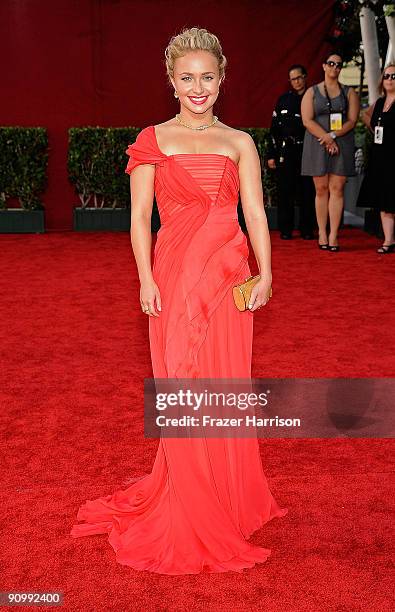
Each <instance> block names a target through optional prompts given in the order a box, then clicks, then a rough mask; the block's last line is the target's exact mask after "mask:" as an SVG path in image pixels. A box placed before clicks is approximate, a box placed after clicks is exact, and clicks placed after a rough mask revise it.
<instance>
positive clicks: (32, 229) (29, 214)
mask: <svg viewBox="0 0 395 612" xmlns="http://www.w3.org/2000/svg"><path fill="white" fill-rule="evenodd" d="M43 232H45V211H44V210H23V209H22V208H7V209H6V210H0V233H1V234H42V233H43Z"/></svg>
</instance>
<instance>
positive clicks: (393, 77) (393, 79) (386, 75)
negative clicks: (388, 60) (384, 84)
mask: <svg viewBox="0 0 395 612" xmlns="http://www.w3.org/2000/svg"><path fill="white" fill-rule="evenodd" d="M383 79H384V81H387V80H388V79H391V81H395V72H393V73H392V74H391V73H389V72H387V73H386V74H384V75H383Z"/></svg>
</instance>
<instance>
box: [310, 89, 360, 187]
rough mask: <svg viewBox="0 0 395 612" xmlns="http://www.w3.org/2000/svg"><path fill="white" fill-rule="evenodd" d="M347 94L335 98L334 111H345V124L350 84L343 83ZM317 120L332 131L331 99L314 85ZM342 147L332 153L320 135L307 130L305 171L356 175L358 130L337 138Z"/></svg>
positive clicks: (332, 103) (315, 118)
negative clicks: (320, 141) (329, 100)
mask: <svg viewBox="0 0 395 612" xmlns="http://www.w3.org/2000/svg"><path fill="white" fill-rule="evenodd" d="M342 88H343V91H344V95H342V94H339V95H338V96H336V97H335V98H331V105H332V112H333V113H340V111H342V115H343V124H344V123H345V121H346V120H347V109H346V108H345V106H346V105H345V97H347V95H348V90H349V87H348V86H347V85H342ZM313 104H314V121H316V122H317V123H319V124H320V126H321V127H323V128H324V130H325V131H326V132H329V131H330V129H329V108H328V100H327V97H326V96H325V95H322V93H321V92H320V90H319V89H318V86H317V85H313ZM336 142H337V145H338V147H339V153H338V155H329V153H328V151H327V150H326V148H325V146H324V145H320V143H319V142H318V139H317V137H316V136H313V135H312V134H310V132H309V131H308V130H306V132H305V135H304V143H303V156H302V172H301V174H302V175H304V176H324V175H325V174H338V175H339V176H355V174H356V172H355V139H354V130H350V131H349V132H347V134H344V136H339V137H338V138H336Z"/></svg>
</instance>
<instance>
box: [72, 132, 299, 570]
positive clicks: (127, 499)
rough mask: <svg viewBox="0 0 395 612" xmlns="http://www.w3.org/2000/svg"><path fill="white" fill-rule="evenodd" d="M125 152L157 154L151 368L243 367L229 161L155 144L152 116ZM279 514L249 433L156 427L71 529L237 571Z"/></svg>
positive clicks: (156, 559)
mask: <svg viewBox="0 0 395 612" xmlns="http://www.w3.org/2000/svg"><path fill="white" fill-rule="evenodd" d="M127 153H128V155H129V156H130V159H129V162H128V165H127V168H126V172H128V173H129V174H130V172H131V171H132V170H133V168H135V167H136V166H138V165H139V164H155V194H156V200H157V203H158V208H159V212H160V218H161V228H160V230H159V232H158V236H157V242H156V245H155V251H154V264H153V275H154V279H155V281H156V283H157V284H158V287H159V289H160V293H161V297H162V311H161V313H160V316H159V317H158V318H156V317H149V339H150V347H151V358H152V367H153V374H154V377H155V378H168V377H169V378H170V377H171V378H250V377H251V355H252V333H253V317H254V314H253V313H252V312H249V311H247V312H242V313H241V312H239V311H238V310H237V309H236V307H235V305H234V303H233V297H232V286H233V285H234V284H236V283H237V282H241V281H242V280H243V279H245V278H246V277H247V276H249V275H250V270H249V266H248V261H247V258H248V244H247V240H246V237H245V235H244V234H243V232H242V231H241V229H240V226H239V223H238V219H237V202H238V192H239V175H238V167H237V165H236V163H235V162H234V161H233V160H232V159H231V158H229V157H228V156H226V155H220V154H215V153H201V154H191V153H184V154H176V155H165V154H164V153H162V152H161V151H160V149H159V147H158V143H157V140H156V134H155V128H154V126H148V127H146V128H145V129H143V130H142V131H141V132H140V133H139V135H138V137H137V139H136V142H135V143H134V144H132V145H130V146H129V147H128V149H127ZM262 315H263V316H264V314H263V312H262V311H261V312H260V316H262ZM286 513H287V509H286V508H280V507H279V505H278V504H277V502H276V501H275V499H274V498H273V496H272V494H271V492H270V489H269V487H268V483H267V480H266V477H265V474H264V471H263V467H262V462H261V457H260V454H259V446H258V441H257V439H256V438H224V439H221V438H163V437H161V438H160V439H159V447H158V451H157V455H156V458H155V461H154V465H153V468H152V472H151V473H150V474H148V475H146V476H144V477H143V478H141V479H140V480H138V481H137V482H134V483H133V484H132V485H131V486H129V487H128V488H126V489H123V490H118V491H116V492H115V493H113V494H112V495H107V496H105V497H100V498H99V499H96V500H93V501H90V500H89V501H87V502H86V503H85V504H84V505H82V506H81V507H80V509H79V511H78V514H77V519H78V520H81V521H84V522H83V523H80V524H76V525H74V526H73V529H72V531H71V535H72V536H74V537H81V536H88V535H92V534H100V533H107V534H108V539H109V542H110V544H111V546H112V547H113V549H114V551H115V553H116V560H117V561H118V562H119V563H121V564H123V565H129V566H130V567H132V568H134V569H136V570H149V571H151V572H157V573H159V574H197V573H199V572H226V571H230V570H233V571H239V572H240V571H242V569H243V568H246V567H252V566H253V565H254V564H255V563H257V562H262V561H265V560H266V559H267V558H268V557H269V555H270V554H271V550H270V549H267V548H262V547H259V546H255V545H252V544H251V543H249V542H248V541H247V539H248V538H249V537H250V535H251V534H252V533H253V532H254V531H255V530H256V529H258V528H259V527H261V526H262V525H264V524H265V523H267V522H268V521H269V520H271V519H272V518H274V517H279V516H284V515H285V514H286Z"/></svg>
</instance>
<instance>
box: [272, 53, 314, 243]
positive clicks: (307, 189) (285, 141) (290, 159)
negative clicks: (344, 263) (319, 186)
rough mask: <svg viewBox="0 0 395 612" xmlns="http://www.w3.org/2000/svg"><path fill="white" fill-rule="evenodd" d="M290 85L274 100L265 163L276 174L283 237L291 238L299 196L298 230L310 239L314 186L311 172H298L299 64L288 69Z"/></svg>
mask: <svg viewBox="0 0 395 612" xmlns="http://www.w3.org/2000/svg"><path fill="white" fill-rule="evenodd" d="M288 76H289V82H290V84H291V87H292V89H291V90H290V91H287V92H286V93H284V94H283V95H281V96H280V98H279V99H278V101H277V104H276V106H275V109H274V111H273V116H272V123H271V127H270V138H269V146H268V152H267V155H268V166H269V168H271V169H273V170H274V169H276V170H277V176H278V228H279V230H280V236H281V238H282V239H284V240H287V239H290V238H292V232H293V230H294V206H295V202H296V201H297V199H298V198H299V201H300V215H299V217H300V218H299V230H300V233H301V236H302V238H304V239H306V240H312V239H313V238H314V229H315V227H316V217H315V206H314V200H315V189H314V183H313V181H312V179H311V177H310V176H301V163H302V153H303V139H304V133H305V127H304V125H303V123H302V118H301V112H300V105H301V101H302V97H303V95H304V93H305V91H306V76H307V72H306V69H305V68H304V67H303V66H302V65H300V64H294V65H292V66H291V67H290V68H289V70H288Z"/></svg>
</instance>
